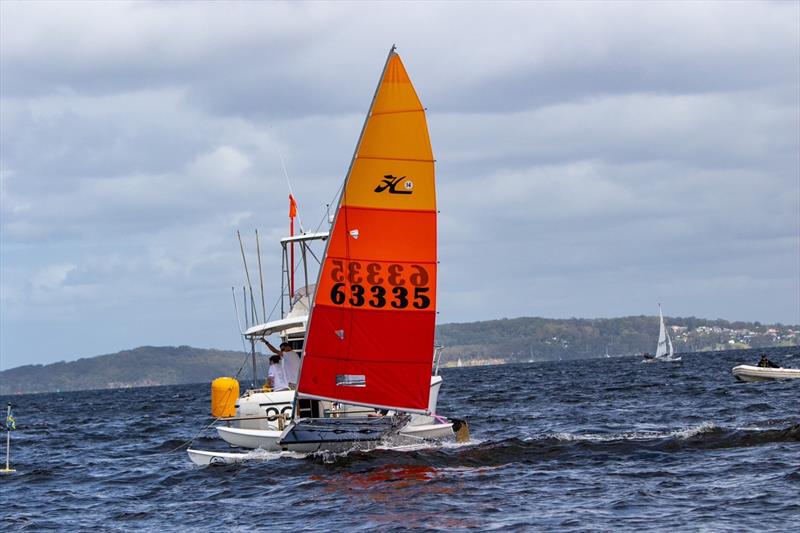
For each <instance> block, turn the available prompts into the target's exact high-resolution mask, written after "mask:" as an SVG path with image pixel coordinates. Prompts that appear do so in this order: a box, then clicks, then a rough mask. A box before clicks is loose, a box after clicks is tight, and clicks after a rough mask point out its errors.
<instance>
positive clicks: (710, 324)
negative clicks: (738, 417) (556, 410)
mask: <svg viewBox="0 0 800 533" xmlns="http://www.w3.org/2000/svg"><path fill="white" fill-rule="evenodd" d="M665 321H666V323H667V328H668V330H669V333H670V336H671V338H672V342H673V345H674V347H675V351H676V352H698V351H705V350H730V349H736V348H760V347H766V346H786V345H797V344H798V341H800V326H783V325H781V324H776V325H764V324H761V323H759V322H752V323H751V322H728V321H726V320H720V319H718V320H705V319H702V318H696V317H688V318H682V317H673V318H670V317H665ZM436 337H437V342H438V343H439V344H442V345H444V346H445V349H444V353H443V356H442V363H443V364H448V363H454V362H455V361H457V360H458V359H462V362H464V363H476V362H506V361H529V360H535V361H542V360H556V359H585V358H588V357H601V356H604V355H605V353H606V352H608V353H609V354H610V355H611V356H615V355H632V354H639V353H643V352H651V353H652V352H653V351H655V347H656V342H657V340H658V317H656V316H629V317H622V318H568V319H551V318H537V317H523V318H510V319H505V318H504V319H501V320H488V321H483V322H471V323H464V324H443V325H441V326H439V327H438V328H437V335H436Z"/></svg>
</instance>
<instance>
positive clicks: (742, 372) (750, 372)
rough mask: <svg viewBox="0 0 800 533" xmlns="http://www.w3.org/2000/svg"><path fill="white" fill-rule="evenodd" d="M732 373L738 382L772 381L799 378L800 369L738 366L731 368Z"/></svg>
mask: <svg viewBox="0 0 800 533" xmlns="http://www.w3.org/2000/svg"><path fill="white" fill-rule="evenodd" d="M732 373H733V376H734V377H735V378H736V379H737V380H739V381H772V380H775V379H798V378H800V368H765V367H760V366H751V365H739V366H735V367H733V370H732Z"/></svg>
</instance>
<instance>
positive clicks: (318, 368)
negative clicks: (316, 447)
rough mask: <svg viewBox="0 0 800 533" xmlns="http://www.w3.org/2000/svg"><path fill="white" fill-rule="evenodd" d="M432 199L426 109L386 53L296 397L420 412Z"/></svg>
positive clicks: (430, 282)
mask: <svg viewBox="0 0 800 533" xmlns="http://www.w3.org/2000/svg"><path fill="white" fill-rule="evenodd" d="M436 213H437V211H436V191H435V179H434V159H433V152H432V150H431V145H430V138H429V135H428V127H427V122H426V118H425V111H424V108H423V106H422V104H421V102H420V101H419V98H418V97H417V94H416V91H415V90H414V87H413V85H412V84H411V81H410V79H409V77H408V74H407V72H406V70H405V67H404V66H403V63H402V61H401V60H400V57H399V56H398V55H397V54H396V53H395V52H394V51H392V52H390V54H389V57H388V58H387V62H386V65H385V66H384V70H383V73H382V75H381V79H380V81H379V83H378V88H377V90H376V92H375V96H374V98H373V101H372V105H371V107H370V110H369V112H368V114H367V119H366V121H365V123H364V127H363V129H362V133H361V137H360V138H359V141H358V143H357V147H356V152H355V154H354V157H353V160H352V162H351V165H350V168H349V170H348V174H347V177H346V178H345V184H344V187H343V190H342V194H341V197H340V200H339V204H338V206H337V210H336V216H335V220H334V224H333V228H332V229H331V232H330V237H329V239H328V242H327V246H326V252H325V256H324V258H323V261H322V266H321V268H320V274H319V281H318V283H317V291H316V292H315V295H314V305H313V309H312V312H311V317H310V319H309V329H308V332H307V334H306V345H305V350H304V354H305V355H304V357H303V366H302V371H301V375H300V380H299V384H298V395H299V396H301V397H305V398H317V399H326V400H331V401H340V402H345V403H351V404H355V405H365V406H381V408H387V409H395V410H400V411H407V412H424V411H425V410H426V409H427V406H428V396H429V393H430V375H431V369H432V364H433V337H434V326H435V320H436V313H435V310H436V275H437V254H436V224H437V221H436Z"/></svg>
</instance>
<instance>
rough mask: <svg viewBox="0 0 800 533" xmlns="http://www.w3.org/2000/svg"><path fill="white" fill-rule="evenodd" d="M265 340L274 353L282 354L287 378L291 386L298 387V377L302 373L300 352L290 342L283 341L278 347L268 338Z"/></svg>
mask: <svg viewBox="0 0 800 533" xmlns="http://www.w3.org/2000/svg"><path fill="white" fill-rule="evenodd" d="M263 341H264V344H266V345H267V348H269V349H270V350H271V351H272V353H274V354H275V355H279V356H281V364H282V365H283V372H284V374H285V375H286V380H287V381H288V382H289V388H291V389H296V388H297V378H298V376H299V375H300V354H298V353H297V352H296V351H294V350H293V349H292V345H291V344H289V343H288V342H282V343H281V345H280V349H278V348H276V347H274V346H273V345H272V344H270V342H269V341H268V340H267V339H263Z"/></svg>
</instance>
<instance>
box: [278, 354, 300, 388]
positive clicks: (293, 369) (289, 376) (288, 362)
mask: <svg viewBox="0 0 800 533" xmlns="http://www.w3.org/2000/svg"><path fill="white" fill-rule="evenodd" d="M281 355H282V357H281V364H282V365H283V373H284V375H285V376H286V381H288V382H289V383H294V384H295V385H297V378H298V376H299V375H300V356H299V355H298V354H297V352H295V351H294V350H292V351H288V352H281Z"/></svg>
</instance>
